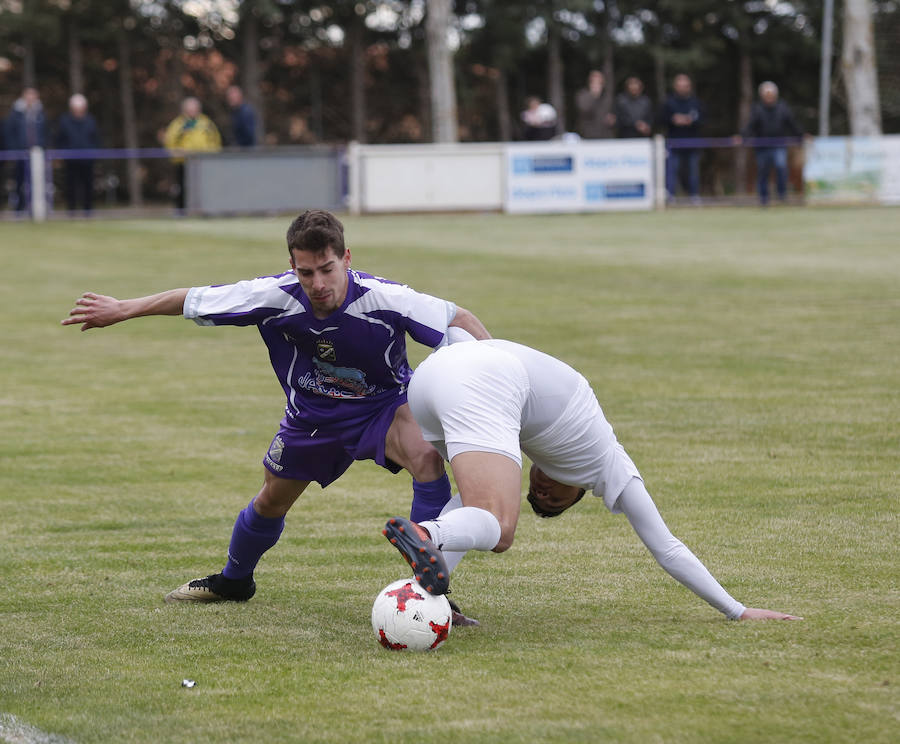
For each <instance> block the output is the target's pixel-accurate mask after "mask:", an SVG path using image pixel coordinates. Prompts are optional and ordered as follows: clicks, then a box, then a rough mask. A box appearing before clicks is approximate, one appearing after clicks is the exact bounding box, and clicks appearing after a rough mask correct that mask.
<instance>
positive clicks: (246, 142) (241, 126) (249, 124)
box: [225, 85, 256, 147]
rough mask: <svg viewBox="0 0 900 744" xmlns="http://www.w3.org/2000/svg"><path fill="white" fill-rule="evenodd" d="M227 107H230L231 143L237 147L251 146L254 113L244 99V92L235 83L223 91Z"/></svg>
mask: <svg viewBox="0 0 900 744" xmlns="http://www.w3.org/2000/svg"><path fill="white" fill-rule="evenodd" d="M225 97H226V98H227V99H228V107H229V108H230V109H231V138H232V144H234V145H237V146H238V147H253V146H254V145H255V144H256V113H255V112H254V111H253V108H252V107H251V106H250V104H249V103H246V102H245V101H244V93H243V91H242V90H241V89H240V88H238V87H237V86H236V85H232V86H229V88H228V90H227V91H225Z"/></svg>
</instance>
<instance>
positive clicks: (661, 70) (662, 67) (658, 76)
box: [653, 44, 667, 106]
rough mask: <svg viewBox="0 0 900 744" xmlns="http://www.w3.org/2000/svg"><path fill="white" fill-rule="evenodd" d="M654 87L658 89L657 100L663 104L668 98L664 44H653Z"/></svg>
mask: <svg viewBox="0 0 900 744" xmlns="http://www.w3.org/2000/svg"><path fill="white" fill-rule="evenodd" d="M653 87H654V88H655V90H656V101H657V103H658V104H659V105H660V106H662V104H663V101H665V100H666V92H667V90H666V58H665V56H664V55H663V49H662V44H654V45H653Z"/></svg>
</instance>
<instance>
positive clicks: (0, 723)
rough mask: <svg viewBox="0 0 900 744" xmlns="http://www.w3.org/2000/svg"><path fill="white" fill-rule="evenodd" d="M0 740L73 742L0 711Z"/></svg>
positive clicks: (37, 743) (42, 743)
mask: <svg viewBox="0 0 900 744" xmlns="http://www.w3.org/2000/svg"><path fill="white" fill-rule="evenodd" d="M0 741H2V742H4V743H5V744H75V742H73V741H72V740H71V739H68V738H66V737H65V736H60V735H59V734H48V733H47V732H46V731H41V730H40V729H37V728H35V727H34V726H29V725H28V724H27V723H24V722H22V721H20V720H19V719H18V718H16V717H15V716H14V715H11V714H9V713H0Z"/></svg>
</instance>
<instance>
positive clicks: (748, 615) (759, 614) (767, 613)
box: [740, 607, 803, 620]
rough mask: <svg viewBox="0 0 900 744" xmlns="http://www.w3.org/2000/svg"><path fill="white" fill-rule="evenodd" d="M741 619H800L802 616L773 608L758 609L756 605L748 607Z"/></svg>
mask: <svg viewBox="0 0 900 744" xmlns="http://www.w3.org/2000/svg"><path fill="white" fill-rule="evenodd" d="M740 619H741V620H802V619H803V618H802V617H797V616H796V615H788V614H786V613H784V612H775V611H774V610H760V609H757V608H756V607H748V608H747V609H746V610H744V613H743V614H742V615H741V617H740Z"/></svg>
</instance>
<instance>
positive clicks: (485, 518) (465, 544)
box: [422, 506, 500, 551]
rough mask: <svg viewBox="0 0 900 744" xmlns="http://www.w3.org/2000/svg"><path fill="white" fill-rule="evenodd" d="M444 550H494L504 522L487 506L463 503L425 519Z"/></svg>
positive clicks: (425, 525) (428, 528)
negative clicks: (501, 522)
mask: <svg viewBox="0 0 900 744" xmlns="http://www.w3.org/2000/svg"><path fill="white" fill-rule="evenodd" d="M422 527H424V528H425V529H426V530H428V534H430V535H431V539H432V540H433V541H434V542H435V543H436V544H437V546H438V547H439V548H440V549H441V550H450V551H466V550H491V549H493V548H494V547H496V545H497V543H498V542H500V522H498V521H497V517H495V516H494V515H493V514H491V513H490V512H489V511H487V510H486V509H479V508H478V507H477V506H462V507H460V508H459V509H453V510H452V511H450V512H448V513H447V514H445V515H444V516H440V517H438V518H437V519H432V520H429V521H427V522H422Z"/></svg>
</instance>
